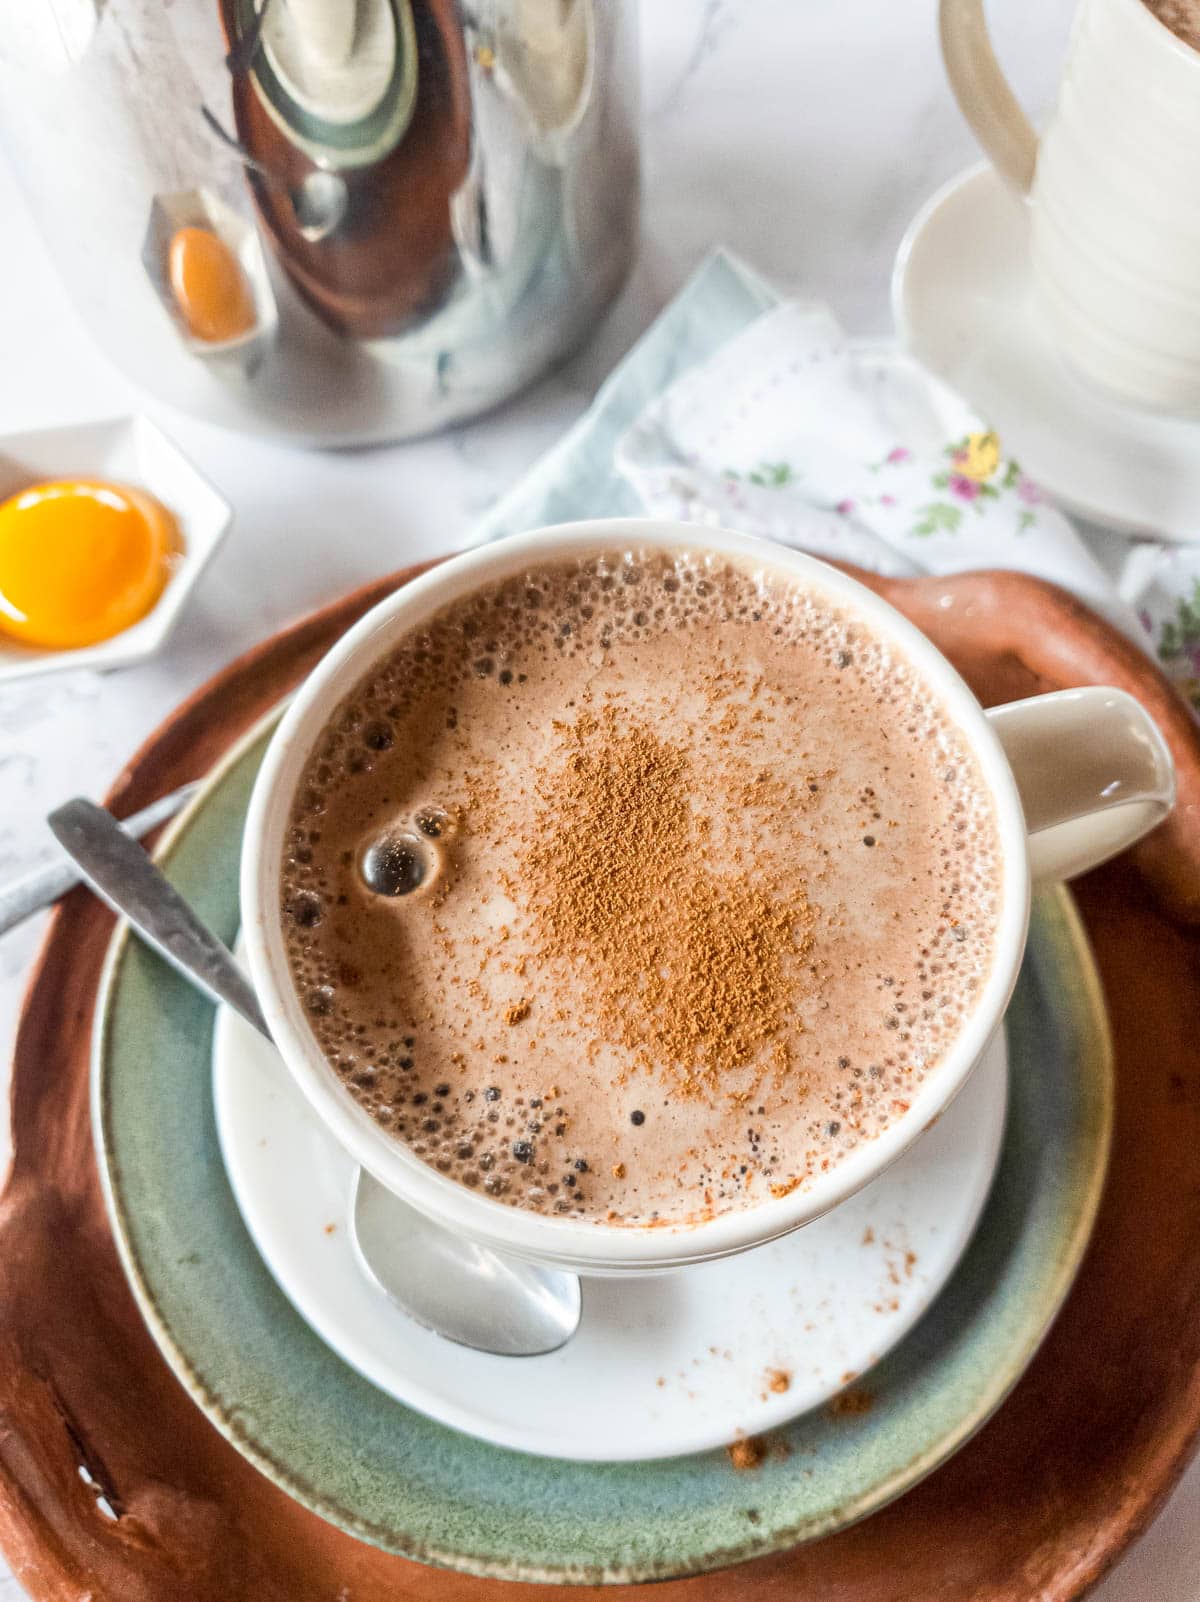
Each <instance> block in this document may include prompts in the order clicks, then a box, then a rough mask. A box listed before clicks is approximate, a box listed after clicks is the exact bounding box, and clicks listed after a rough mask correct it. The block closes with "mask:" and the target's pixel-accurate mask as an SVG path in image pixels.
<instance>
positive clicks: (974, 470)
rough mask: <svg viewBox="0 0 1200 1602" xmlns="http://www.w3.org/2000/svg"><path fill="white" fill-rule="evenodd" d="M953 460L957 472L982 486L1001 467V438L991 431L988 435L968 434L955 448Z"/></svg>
mask: <svg viewBox="0 0 1200 1602" xmlns="http://www.w3.org/2000/svg"><path fill="white" fill-rule="evenodd" d="M951 460H952V461H953V463H954V468H955V471H956V472H958V473H961V474H962V476H963V477H964V478H970V479H974V481H975V482H976V483H977V484H982V483H983V481H984V480H985V479H988V478H991V476H992V474H993V473H994V472H995V471H996V469H997V468H998V467H999V466H1000V436H999V435H998V434H996V433H993V432H992V430H991V429H989V430H988V432H987V433H986V434H968V435H967V437H966V438H965V439H964V440H963V442H962V444H961V445H958V446H956V447H955V449H954V452H953V455H952V457H951Z"/></svg>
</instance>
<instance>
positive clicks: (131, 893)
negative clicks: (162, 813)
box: [47, 797, 270, 1039]
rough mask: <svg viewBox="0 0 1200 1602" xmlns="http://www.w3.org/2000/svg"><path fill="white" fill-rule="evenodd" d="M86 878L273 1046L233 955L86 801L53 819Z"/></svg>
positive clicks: (194, 980)
mask: <svg viewBox="0 0 1200 1602" xmlns="http://www.w3.org/2000/svg"><path fill="white" fill-rule="evenodd" d="M47 821H48V822H49V824H50V828H51V829H52V831H53V832H54V836H55V838H56V839H57V841H58V843H59V845H61V846H62V848H63V850H64V851H65V852H66V853H67V855H68V856H70V857H72V858H73V859H74V860H75V862H76V864H77V865H78V868H79V872H80V875H81V876H82V878H83V879H84V880H86V882H87V883H88V884H90V885H91V887H92V889H93V890H94V891H95V892H96V894H97V895H98V896H100V898H101V899H102V900H104V901H106V902H107V903H108V905H109V906H110V907H111V908H112V909H113V911H114V912H119V913H121V914H123V915H124V917H126V918H127V919H128V920H129V922H130V924H131V925H132V927H133V928H134V929H136V930H137V932H138V934H139V935H140V936H141V937H142V939H143V940H144V941H145V942H146V944H147V945H149V946H152V947H153V949H154V950H155V951H157V952H158V954H159V956H161V957H163V958H165V959H166V961H167V962H169V963H170V964H171V966H172V967H173V968H175V969H176V970H177V971H178V972H179V973H181V974H182V975H183V977H184V978H185V979H187V980H188V981H189V982H190V983H192V984H194V985H195V986H196V987H197V988H198V989H200V990H202V991H203V992H204V994H205V995H206V996H208V997H209V998H210V999H211V1000H213V1001H217V1002H221V1001H223V1002H226V1003H227V1004H228V1005H229V1006H230V1007H232V1008H233V1009H234V1011H235V1012H238V1013H240V1014H241V1016H242V1017H243V1018H244V1019H245V1020H246V1022H247V1023H250V1024H253V1025H254V1027H255V1029H257V1030H258V1031H259V1033H260V1034H263V1035H266V1036H267V1038H268V1039H270V1031H269V1030H268V1029H267V1026H266V1023H265V1022H264V1021H263V1016H262V1013H261V1012H260V1011H259V1008H258V1001H257V999H256V998H255V995H254V991H253V990H252V989H251V987H250V985H249V983H248V982H247V980H246V978H245V976H244V975H243V973H242V971H241V969H240V968H239V967H238V965H237V963H236V962H235V961H234V960H233V956H232V954H231V953H230V952H229V950H228V949H227V948H226V947H225V946H223V945H222V944H221V942H220V941H219V940H218V939H217V937H216V935H214V934H213V932H212V931H211V929H209V928H207V927H206V926H205V925H204V924H203V923H202V922H201V921H200V919H199V918H198V917H197V916H196V914H195V913H194V912H193V911H192V909H191V907H190V906H188V904H187V902H186V901H185V900H184V899H183V897H182V896H181V895H180V894H179V892H178V891H177V890H176V889H175V887H174V885H172V884H171V883H170V881H169V880H168V879H167V878H166V877H165V875H164V874H162V873H161V872H160V871H159V869H158V868H156V867H155V865H154V863H153V862H151V860H150V858H149V857H148V856H147V855H146V853H145V852H144V851H143V850H142V848H141V846H140V845H138V843H137V841H136V840H132V839H130V837H129V835H127V834H126V833H125V831H124V830H123V829H122V828H121V826H120V824H119V823H118V822H117V820H116V819H115V818H114V817H113V816H112V814H111V813H109V812H106V811H105V810H104V808H103V807H98V806H96V805H95V804H94V803H93V802H91V801H85V800H83V799H82V797H81V798H79V799H77V800H74V801H68V802H66V804H65V805H63V806H61V807H59V808H57V810H56V811H54V812H52V813H51V814H50V817H49V818H48V820H47Z"/></svg>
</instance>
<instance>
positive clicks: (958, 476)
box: [950, 473, 979, 501]
mask: <svg viewBox="0 0 1200 1602" xmlns="http://www.w3.org/2000/svg"><path fill="white" fill-rule="evenodd" d="M950 493H951V494H952V495H957V496H958V498H959V500H960V501H974V500H978V498H979V485H978V484H977V483H976V482H975V480H974V479H973V478H968V477H967V475H966V474H965V473H951V475H950Z"/></svg>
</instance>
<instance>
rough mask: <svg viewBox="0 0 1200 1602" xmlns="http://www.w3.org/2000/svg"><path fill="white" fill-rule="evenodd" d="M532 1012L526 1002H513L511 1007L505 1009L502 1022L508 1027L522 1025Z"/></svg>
mask: <svg viewBox="0 0 1200 1602" xmlns="http://www.w3.org/2000/svg"><path fill="white" fill-rule="evenodd" d="M532 1011H533V1008H532V1006H531V1005H530V1003H529V1002H528V1001H514V1002H513V1004H512V1006H511V1007H505V1009H504V1021H505V1023H506V1024H510V1025H511V1024H519V1023H524V1022H525V1020H526V1018H528V1017H529V1014H530V1013H531V1012H532Z"/></svg>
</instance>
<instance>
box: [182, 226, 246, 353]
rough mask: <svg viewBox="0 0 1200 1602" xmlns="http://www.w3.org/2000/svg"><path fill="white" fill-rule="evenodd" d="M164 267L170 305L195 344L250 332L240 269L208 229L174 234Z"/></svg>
mask: <svg viewBox="0 0 1200 1602" xmlns="http://www.w3.org/2000/svg"><path fill="white" fill-rule="evenodd" d="M167 267H168V273H169V276H170V280H171V293H172V294H173V295H174V297H175V304H176V305H177V306H178V307H179V314H180V316H181V317H182V318H183V320H184V322H185V323H186V324H187V328H188V332H189V333H190V334H191V335H192V337H193V338H194V339H202V340H204V341H205V342H206V343H208V344H214V345H215V344H220V343H221V342H222V341H224V340H227V339H237V338H238V336H239V335H240V334H246V333H249V331H250V329H252V328H253V327H254V322H255V316H254V297H253V295H252V294H251V293H250V284H249V282H248V281H247V278H246V274H245V272H244V271H243V270H242V264H241V262H240V261H239V260H238V259H237V256H236V255H235V254H234V252H233V251H232V250H231V249H230V248H229V246H228V245H227V244H226V243H225V241H224V240H223V239H220V238H218V236H217V235H216V234H214V233H213V232H212V230H211V229H209V228H192V227H189V228H180V229H178V230H177V231H176V233H175V234H174V235H173V236H172V239H171V245H170V249H169V251H168V253H167Z"/></svg>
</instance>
